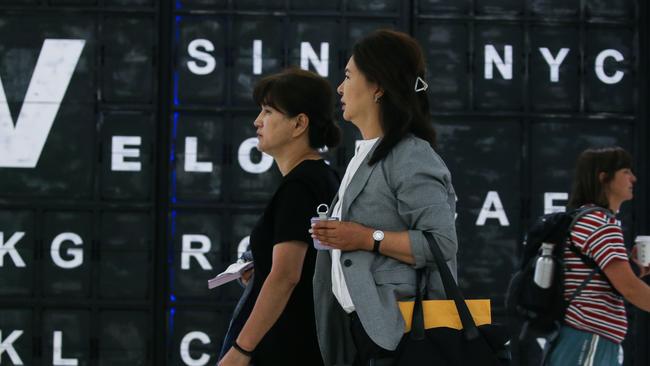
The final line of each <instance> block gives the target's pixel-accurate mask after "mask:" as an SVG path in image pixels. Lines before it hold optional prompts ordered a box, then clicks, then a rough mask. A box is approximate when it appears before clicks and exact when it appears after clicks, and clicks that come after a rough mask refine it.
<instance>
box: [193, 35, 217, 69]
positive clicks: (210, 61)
mask: <svg viewBox="0 0 650 366" xmlns="http://www.w3.org/2000/svg"><path fill="white" fill-rule="evenodd" d="M199 48H202V49H203V51H202V50H199ZM212 51H214V45H213V44H212V42H210V41H209V40H207V39H195V40H193V41H192V42H190V44H189V45H188V46H187V53H189V54H190V56H192V57H194V58H195V59H197V60H200V61H203V62H204V63H205V65H203V66H199V64H198V63H197V62H196V61H188V62H187V68H188V69H190V71H191V72H192V73H193V74H195V75H207V74H209V73H211V72H212V71H214V68H215V67H216V65H217V62H216V61H215V59H214V57H212V55H211V54H209V53H208V52H212Z"/></svg>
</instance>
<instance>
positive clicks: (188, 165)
mask: <svg viewBox="0 0 650 366" xmlns="http://www.w3.org/2000/svg"><path fill="white" fill-rule="evenodd" d="M197 146H198V138H197V137H195V136H188V137H186V138H185V166H184V167H185V171H186V172H203V173H210V172H212V162H210V161H197V159H198V156H197V155H198V152H197V151H198V148H197Z"/></svg>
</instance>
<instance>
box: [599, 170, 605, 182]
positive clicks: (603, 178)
mask: <svg viewBox="0 0 650 366" xmlns="http://www.w3.org/2000/svg"><path fill="white" fill-rule="evenodd" d="M605 179H607V173H605V172H600V173H598V181H599V182H600V183H601V184H603V183H605Z"/></svg>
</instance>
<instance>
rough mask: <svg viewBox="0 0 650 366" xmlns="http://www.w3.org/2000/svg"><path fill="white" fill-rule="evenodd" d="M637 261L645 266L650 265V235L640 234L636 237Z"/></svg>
mask: <svg viewBox="0 0 650 366" xmlns="http://www.w3.org/2000/svg"><path fill="white" fill-rule="evenodd" d="M634 244H635V246H636V261H637V262H638V263H639V264H640V265H641V266H643V267H647V266H650V235H640V236H637V237H636V238H635V239H634Z"/></svg>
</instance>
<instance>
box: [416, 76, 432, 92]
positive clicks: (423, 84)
mask: <svg viewBox="0 0 650 366" xmlns="http://www.w3.org/2000/svg"><path fill="white" fill-rule="evenodd" d="M418 85H419V86H418ZM428 87H429V84H427V83H426V82H425V81H424V79H422V78H421V77H419V76H418V78H417V79H415V92H416V93H419V92H421V91H425V90H427V88H428Z"/></svg>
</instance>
